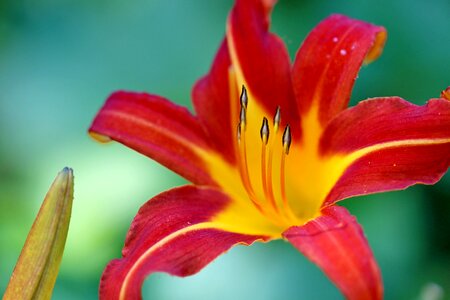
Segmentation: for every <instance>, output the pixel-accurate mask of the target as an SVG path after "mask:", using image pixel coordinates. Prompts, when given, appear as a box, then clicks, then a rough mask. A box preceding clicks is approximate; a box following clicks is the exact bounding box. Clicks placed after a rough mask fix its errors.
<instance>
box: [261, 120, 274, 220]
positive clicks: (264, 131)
mask: <svg viewBox="0 0 450 300" xmlns="http://www.w3.org/2000/svg"><path fill="white" fill-rule="evenodd" d="M261 141H262V149H261V179H262V186H263V191H264V197H265V198H266V199H269V202H270V204H271V205H272V208H273V209H274V211H275V212H277V213H278V207H277V205H276V203H275V199H274V197H273V196H270V194H269V186H268V185H267V177H268V173H267V170H266V147H267V142H268V141H269V121H268V120H267V118H266V117H264V118H263V122H262V126H261ZM270 171H272V170H271V169H270ZM269 176H270V175H269ZM269 178H271V177H269Z"/></svg>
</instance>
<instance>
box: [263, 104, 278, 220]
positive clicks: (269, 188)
mask: <svg viewBox="0 0 450 300" xmlns="http://www.w3.org/2000/svg"><path fill="white" fill-rule="evenodd" d="M280 122H281V109H280V106H277V110H276V111H275V116H274V117H273V129H274V132H275V136H274V138H273V139H272V141H271V142H270V147H269V161H268V162H267V165H268V170H267V183H268V186H267V194H265V196H266V197H267V198H269V200H270V203H272V206H273V207H274V209H275V210H276V211H278V207H277V206H276V204H275V195H274V193H273V180H272V161H273V151H274V148H275V147H274V143H275V138H276V137H277V133H278V128H279V127H280ZM264 192H266V190H264Z"/></svg>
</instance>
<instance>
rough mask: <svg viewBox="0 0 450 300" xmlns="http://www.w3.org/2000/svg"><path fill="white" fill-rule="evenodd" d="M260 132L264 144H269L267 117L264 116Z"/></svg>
mask: <svg viewBox="0 0 450 300" xmlns="http://www.w3.org/2000/svg"><path fill="white" fill-rule="evenodd" d="M260 133H261V140H262V142H263V143H264V145H267V142H268V141H269V121H267V118H266V117H264V118H263V121H262V126H261V131H260Z"/></svg>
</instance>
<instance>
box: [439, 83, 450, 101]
mask: <svg viewBox="0 0 450 300" xmlns="http://www.w3.org/2000/svg"><path fill="white" fill-rule="evenodd" d="M441 98H444V99H446V100H450V86H448V87H447V88H446V89H445V90H443V91H442V92H441Z"/></svg>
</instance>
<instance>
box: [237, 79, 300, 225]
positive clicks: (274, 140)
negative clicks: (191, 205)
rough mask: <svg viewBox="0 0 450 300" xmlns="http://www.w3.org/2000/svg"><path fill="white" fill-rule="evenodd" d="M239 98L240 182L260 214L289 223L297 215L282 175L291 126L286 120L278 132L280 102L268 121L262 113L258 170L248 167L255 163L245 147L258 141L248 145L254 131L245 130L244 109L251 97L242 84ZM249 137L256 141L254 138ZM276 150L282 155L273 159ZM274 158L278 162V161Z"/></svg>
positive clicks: (238, 150)
mask: <svg viewBox="0 0 450 300" xmlns="http://www.w3.org/2000/svg"><path fill="white" fill-rule="evenodd" d="M239 100H240V112H239V123H238V124H237V136H236V138H237V141H238V143H237V145H238V146H237V152H238V153H237V154H238V155H237V157H238V164H239V173H240V176H241V180H242V184H243V186H244V188H245V191H246V193H247V195H248V198H249V200H250V201H251V203H252V204H253V205H254V206H255V207H256V208H257V209H258V211H259V212H260V213H261V214H263V215H264V216H265V217H267V218H268V219H270V220H271V221H272V222H273V223H275V224H277V225H288V224H292V223H293V221H295V220H296V219H297V218H296V217H295V215H294V214H293V212H292V209H291V207H290V205H289V201H288V199H287V195H286V179H285V166H286V159H287V156H288V155H289V150H290V147H291V144H292V133H291V128H290V126H289V124H286V126H285V127H284V131H283V134H281V132H280V126H281V108H280V107H279V106H278V107H277V108H276V110H275V112H274V115H273V118H272V120H273V121H272V124H271V125H270V124H269V119H268V118H267V117H266V116H264V117H263V118H262V120H261V122H262V123H261V127H260V132H259V135H260V139H261V145H260V147H261V157H260V162H259V165H260V168H259V170H249V165H251V166H255V165H257V164H258V163H257V162H254V161H250V162H249V159H250V160H252V159H254V155H249V153H248V151H251V149H255V147H257V146H258V145H254V144H251V145H248V141H247V140H248V139H247V135H248V134H252V135H253V134H255V133H254V132H249V133H247V127H248V126H247V125H248V124H247V122H248V118H247V113H248V105H249V100H251V99H249V97H248V93H247V89H246V88H245V86H242V90H241V94H240V97H239ZM249 140H250V141H252V142H253V143H254V142H255V139H249ZM280 148H281V151H280ZM275 150H278V151H275ZM275 152H276V153H277V154H276V155H280V153H281V157H277V158H276V159H274V155H275ZM274 162H277V164H275V163H274ZM275 174H276V175H275ZM258 181H260V182H258Z"/></svg>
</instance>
